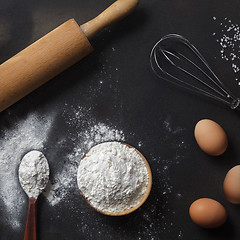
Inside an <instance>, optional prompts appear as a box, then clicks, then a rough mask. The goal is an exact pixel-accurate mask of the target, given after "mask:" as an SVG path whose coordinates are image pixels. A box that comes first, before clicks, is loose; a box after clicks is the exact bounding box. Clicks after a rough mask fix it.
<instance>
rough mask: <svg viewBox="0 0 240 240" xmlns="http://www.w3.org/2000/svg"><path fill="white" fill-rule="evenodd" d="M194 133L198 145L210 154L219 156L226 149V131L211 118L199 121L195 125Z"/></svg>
mask: <svg viewBox="0 0 240 240" xmlns="http://www.w3.org/2000/svg"><path fill="white" fill-rule="evenodd" d="M194 135H195V138H196V141H197V143H198V145H199V147H200V148H201V149H202V150H203V151H204V152H205V153H207V154H209V155H211V156H219V155H221V154H223V153H224V152H225V151H226V149H227V146H228V139H227V135H226V133H225V132H224V130H223V128H222V127H221V126H220V125H219V124H217V123H216V122H214V121H212V120H209V119H203V120H201V121H199V122H198V123H197V124H196V126H195V130H194Z"/></svg>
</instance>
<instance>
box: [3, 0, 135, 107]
mask: <svg viewBox="0 0 240 240" xmlns="http://www.w3.org/2000/svg"><path fill="white" fill-rule="evenodd" d="M137 4H138V0H118V1H116V2H115V3H113V4H112V5H111V6H110V7H108V8H107V9H106V10H105V11H103V12H102V13H101V14H100V15H98V16H97V17H96V18H94V19H93V20H91V21H89V22H87V23H85V24H83V25H81V26H79V25H78V24H77V23H76V21H75V20H74V19H70V20H68V21H67V22H65V23H63V24H62V25H60V26H59V27H57V28H56V29H54V30H53V31H51V32H50V33H48V34H47V35H45V36H44V37H42V38H41V39H39V40H38V41H36V42H34V43H33V44H32V45H30V46H29V47H27V48H25V49H24V50H22V51H21V52H19V53H18V54H17V55H15V56H14V57H12V58H10V59H9V60H7V61H6V62H4V63H2V64H1V65H0V112H1V111H3V110H4V109H6V108H7V107H9V106H11V105H12V104H14V103H15V102H17V101H18V100H20V99H21V98H23V97H24V96H26V95H27V94H29V93H30V92H32V91H33V90H35V89H36V88H38V87H39V86H41V85H42V84H44V83H46V82H47V81H48V80H50V79H51V78H53V77H55V76H56V75H58V74H59V73H61V72H62V71H64V70H65V69H67V68H68V67H70V66H71V65H73V64H74V63H76V62H78V61H79V60H81V59H82V58H84V57H85V56H87V55H88V54H90V53H91V52H92V51H93V48H92V46H91V44H90V42H89V41H88V38H89V39H91V38H92V37H94V36H95V35H96V34H97V33H98V32H99V31H100V30H102V29H103V28H105V27H107V26H109V25H110V24H112V23H114V22H116V21H118V20H120V19H122V18H124V17H125V16H127V15H128V14H129V13H131V12H132V11H133V10H134V9H135V8H136V6H137Z"/></svg>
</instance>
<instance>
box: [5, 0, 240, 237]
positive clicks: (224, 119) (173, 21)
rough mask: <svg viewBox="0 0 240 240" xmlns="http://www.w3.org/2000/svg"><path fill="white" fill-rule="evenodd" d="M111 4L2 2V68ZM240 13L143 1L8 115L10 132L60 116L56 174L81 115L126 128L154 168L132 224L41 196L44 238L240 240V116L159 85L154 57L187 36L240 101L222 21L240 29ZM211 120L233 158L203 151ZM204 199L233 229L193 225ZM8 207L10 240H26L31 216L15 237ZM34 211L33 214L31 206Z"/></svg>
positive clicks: (218, 6)
mask: <svg viewBox="0 0 240 240" xmlns="http://www.w3.org/2000/svg"><path fill="white" fill-rule="evenodd" d="M111 3H113V1H110V0H88V1H87V0H68V1H66V0H52V1H49V0H42V1H38V0H31V1H30V0H29V1H27V0H8V1H6V0H5V1H4V0H0V29H2V30H1V31H2V32H0V53H1V54H0V61H1V62H4V61H5V60H7V59H8V58H10V57H11V56H13V55H14V54H16V53H17V52H19V51H20V50H22V49H23V48H25V47H26V46H28V45H29V44H31V43H32V42H34V41H35V40H37V39H38V38H40V37H41V36H43V35H44V34H46V33H47V32H49V31H50V30H52V29H54V28H55V27H57V26H58V25H60V24H61V23H63V22H65V21H66V20H68V19H70V18H75V19H76V21H77V22H78V23H79V24H82V23H84V22H86V21H88V20H90V19H91V18H93V17H94V16H96V15H97V14H98V13H100V12H101V11H102V10H103V9H104V8H106V7H107V6H108V5H110V4H111ZM239 7H240V2H239V0H232V1H223V0H212V1H209V0H201V1H199V0H185V1H178V0H168V1H166V0H142V1H141V2H140V4H139V7H138V9H137V10H136V11H135V12H134V13H133V14H132V15H131V16H129V17H127V18H126V19H124V20H122V21H121V22H120V23H117V24H115V25H114V26H111V27H109V28H107V29H105V30H104V31H102V32H101V33H100V34H99V35H97V36H96V37H95V38H94V39H93V40H91V43H92V45H93V47H94V49H95V51H94V52H93V53H92V54H91V55H89V56H88V57H87V58H85V59H84V60H82V61H81V62H80V63H77V64H75V65H74V66H73V67H71V68H69V69H68V70H66V71H65V72H64V73H62V74H60V75H59V76H57V77H55V78H54V79H53V80H51V81H50V82H48V83H47V84H45V85H44V86H42V87H40V88H39V89H37V90H36V91H34V92H33V93H31V94H29V95H28V96H27V97H25V98H24V99H22V100H20V101H19V102H18V103H16V104H14V105H13V106H11V107H10V108H9V109H8V110H6V111H4V112H2V113H1V115H0V126H1V129H2V130H5V129H6V128H7V123H10V122H11V123H14V121H19V119H24V118H25V116H27V115H28V114H29V113H31V112H33V111H34V112H37V113H38V114H39V115H48V114H51V113H55V116H56V117H55V119H54V124H53V127H52V129H51V130H50V133H49V135H50V137H49V138H48V140H47V143H46V144H45V146H44V149H45V150H44V153H45V155H46V156H47V157H48V159H49V162H50V166H51V168H52V169H53V171H55V172H56V171H57V170H58V166H59V165H60V163H63V161H64V157H65V155H64V152H71V150H72V148H73V146H72V144H70V143H69V145H64V146H62V145H59V146H58V145H57V144H56V142H57V141H58V139H61V138H65V139H68V135H69V134H75V131H76V128H75V127H74V124H71V125H67V124H66V123H65V118H64V117H63V112H65V113H66V112H68V114H71V111H72V109H74V108H75V109H77V108H78V107H84V108H88V109H90V110H89V111H88V116H87V117H89V116H90V117H94V118H95V119H96V122H102V123H106V124H108V125H111V126H114V127H116V128H117V129H121V130H122V131H123V132H124V134H125V142H127V143H128V144H130V145H132V146H135V147H137V148H138V149H139V150H140V151H141V152H142V153H143V154H144V155H145V157H146V158H147V159H148V161H149V164H150V166H151V169H152V174H153V186H152V191H151V194H150V196H149V198H148V200H147V201H146V203H145V204H144V205H143V206H142V207H141V208H140V209H139V210H137V211H136V212H134V213H132V214H129V215H127V216H123V217H108V216H104V215H101V214H100V213H97V212H95V211H94V210H92V209H91V208H90V207H89V206H87V204H86V203H85V202H84V200H83V199H82V198H81V197H80V195H79V196H78V195H77V194H75V195H73V196H71V195H70V196H69V198H72V201H71V205H69V203H68V201H63V202H61V203H60V204H59V205H57V206H55V207H53V206H50V205H49V204H48V203H47V201H46V199H45V198H44V197H42V196H41V197H40V199H39V203H38V213H39V214H38V239H44V240H52V239H58V240H64V239H126V240H127V239H131V240H133V239H136V240H137V239H149V240H150V239H166V240H170V239H187V240H190V239H191V240H197V239H198V240H203V239H204V240H208V239H209V240H210V239H211V240H213V239H218V240H219V239H228V240H230V239H231V240H234V239H239V238H240V223H239V216H240V208H239V206H236V205H232V204H230V203H229V202H227V200H226V199H225V197H224V195H223V191H222V183H223V180H224V177H225V174H226V172H227V171H228V170H229V169H230V168H231V167H233V166H234V165H236V164H238V163H239V159H240V150H239V144H240V140H239V135H240V130H239V128H238V126H239V120H240V115H239V113H238V112H236V111H232V110H230V109H228V107H226V106H223V105H221V104H218V103H216V102H213V101H210V100H209V99H207V98H204V97H199V96H196V95H194V94H190V93H189V92H187V91H183V90H181V89H180V88H178V87H175V86H173V85H171V84H169V83H167V82H164V81H163V80H160V79H158V78H157V77H156V76H155V75H154V74H153V72H152V70H151V68H150V64H149V54H150V50H151V48H152V47H153V45H154V44H155V43H156V42H157V41H158V40H159V39H160V38H161V37H162V36H164V35H165V34H169V33H178V34H181V35H183V36H185V37H187V38H188V39H189V40H190V41H191V42H192V43H194V45H195V46H197V47H198V49H199V50H200V51H201V52H202V54H203V55H204V57H205V58H206V60H207V61H208V63H209V64H210V66H211V67H212V69H214V71H215V72H216V73H217V75H218V76H220V78H221V79H222V80H223V81H224V82H225V83H227V85H230V87H231V88H232V89H233V91H234V92H235V93H236V95H238V96H239V95H240V87H239V86H238V84H237V82H236V81H235V78H237V76H238V73H234V72H233V70H232V67H231V63H230V62H227V61H224V60H223V59H222V58H221V56H220V46H219V44H218V43H217V41H216V37H215V35H214V33H216V35H217V34H220V33H221V28H220V22H221V21H224V19H225V18H228V19H231V20H232V21H233V22H235V23H236V24H237V23H240V19H239ZM215 17H216V20H215V21H214V19H215ZM6 26H7V30H6ZM69 106H71V107H69ZM202 118H210V119H212V120H214V121H216V122H218V123H219V124H220V125H221V126H222V127H223V128H224V129H225V131H226V133H227V135H228V138H229V148H228V150H227V152H226V153H225V154H224V155H223V156H221V157H210V156H207V155H206V154H205V153H203V152H202V151H201V150H200V148H199V147H198V146H197V144H196V142H195V139H194V136H193V130H194V126H195V124H196V123H197V122H198V121H199V120H200V119H202ZM81 130H82V131H83V130H84V129H78V131H81ZM1 137H2V136H1ZM139 142H141V144H140V145H139V144H138V143H139ZM16 144H17V143H16ZM56 156H57V158H56ZM0 178H1V176H0ZM16 181H17V180H16ZM19 187H20V186H19ZM9 191H11V189H9ZM76 191H77V189H76ZM0 194H1V193H0ZM200 197H210V198H213V199H216V200H217V201H219V202H221V203H222V204H223V205H224V206H225V208H226V210H227V212H228V221H227V223H226V224H225V225H224V226H223V227H221V228H218V229H213V230H206V229H202V228H199V227H198V226H196V225H195V224H193V223H192V221H191V219H190V217H189V214H188V209H189V206H190V204H191V203H192V202H193V201H194V200H196V199H197V198H200ZM0 204H1V208H0V209H2V210H1V221H0V232H1V233H0V239H7V240H10V239H14V240H17V239H23V235H24V226H25V220H26V216H25V215H24V216H23V217H22V221H23V224H22V227H21V228H20V229H17V230H15V229H12V228H11V225H10V224H8V223H7V219H8V216H6V215H5V212H4V204H3V203H2V202H0ZM24 207H25V208H26V210H27V202H26V203H25V206H24ZM77 209H81V211H77Z"/></svg>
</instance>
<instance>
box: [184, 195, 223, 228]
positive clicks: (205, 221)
mask: <svg viewBox="0 0 240 240" xmlns="http://www.w3.org/2000/svg"><path fill="white" fill-rule="evenodd" d="M189 215H190V217H191V219H192V221H193V222H194V223H195V224H197V225H198V226H200V227H203V228H217V227H220V226H221V225H223V224H224V223H225V221H226V220H227V212H226V210H225V208H224V207H223V205H222V204H220V203H219V202H217V201H216V200H213V199H211V198H200V199H198V200H196V201H195V202H193V203H192V204H191V206H190V208H189Z"/></svg>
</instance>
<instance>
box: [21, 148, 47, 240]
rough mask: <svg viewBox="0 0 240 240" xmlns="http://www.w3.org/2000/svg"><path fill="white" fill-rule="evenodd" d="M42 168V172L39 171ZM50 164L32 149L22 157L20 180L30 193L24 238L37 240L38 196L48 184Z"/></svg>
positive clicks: (28, 193) (25, 189) (27, 192)
mask: <svg viewBox="0 0 240 240" xmlns="http://www.w3.org/2000/svg"><path fill="white" fill-rule="evenodd" d="M39 169H41V172H40V171H39ZM48 180H49V165H48V162H47V159H46V158H45V156H44V155H43V154H42V153H41V152H39V151H35V150H34V151H30V152H28V153H27V154H26V155H25V156H24V157H23V159H22V161H21V164H20V166H19V182H20V184H21V186H22V188H23V190H24V191H25V192H26V194H27V195H28V197H29V198H28V199H29V204H28V215H27V222H26V227H25V234H24V240H36V239H37V231H36V229H37V228H36V216H37V211H36V206H37V198H38V196H39V195H40V194H41V192H42V191H43V189H45V187H46V186H47V183H48Z"/></svg>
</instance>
